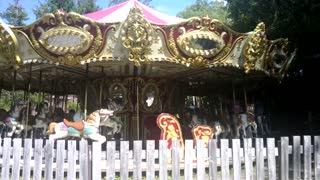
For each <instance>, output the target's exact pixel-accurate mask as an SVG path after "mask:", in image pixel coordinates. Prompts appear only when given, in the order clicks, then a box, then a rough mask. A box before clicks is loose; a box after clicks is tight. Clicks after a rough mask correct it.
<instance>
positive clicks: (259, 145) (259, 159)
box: [256, 138, 265, 180]
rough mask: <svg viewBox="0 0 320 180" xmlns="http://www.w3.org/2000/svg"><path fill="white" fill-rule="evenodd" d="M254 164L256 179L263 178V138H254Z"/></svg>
mask: <svg viewBox="0 0 320 180" xmlns="http://www.w3.org/2000/svg"><path fill="white" fill-rule="evenodd" d="M256 165H257V179H258V180H259V179H261V180H263V179H265V177H264V155H263V139H262V138H256Z"/></svg>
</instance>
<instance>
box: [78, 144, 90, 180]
mask: <svg viewBox="0 0 320 180" xmlns="http://www.w3.org/2000/svg"><path fill="white" fill-rule="evenodd" d="M79 151H80V152H79V162H80V172H79V179H80V180H87V179H89V172H88V171H89V167H88V164H89V157H88V153H89V152H88V141H87V140H85V139H81V141H80V149H79Z"/></svg>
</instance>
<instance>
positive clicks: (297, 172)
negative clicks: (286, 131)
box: [293, 136, 301, 180]
mask: <svg viewBox="0 0 320 180" xmlns="http://www.w3.org/2000/svg"><path fill="white" fill-rule="evenodd" d="M293 179H295V180H298V179H301V152H300V136H293Z"/></svg>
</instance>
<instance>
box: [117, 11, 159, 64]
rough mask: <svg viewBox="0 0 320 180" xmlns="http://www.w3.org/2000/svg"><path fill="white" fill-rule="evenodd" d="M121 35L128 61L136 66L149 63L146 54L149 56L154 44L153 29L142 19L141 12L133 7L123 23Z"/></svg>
mask: <svg viewBox="0 0 320 180" xmlns="http://www.w3.org/2000/svg"><path fill="white" fill-rule="evenodd" d="M120 33H121V36H122V38H121V40H122V45H123V46H124V47H126V48H128V50H129V60H130V61H133V62H134V64H135V65H136V66H140V65H141V64H140V63H141V62H144V61H149V59H148V57H147V56H146V55H147V54H151V53H152V50H151V45H152V42H154V29H153V27H152V26H151V24H150V23H149V22H148V21H147V20H145V19H144V17H143V13H142V11H141V10H140V9H139V8H137V7H134V8H132V9H131V10H130V12H129V15H128V17H127V19H126V20H125V21H124V23H123V26H122V30H121V31H120Z"/></svg>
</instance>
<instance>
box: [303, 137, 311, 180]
mask: <svg viewBox="0 0 320 180" xmlns="http://www.w3.org/2000/svg"><path fill="white" fill-rule="evenodd" d="M303 149H304V150H303V157H304V166H303V167H304V179H312V176H311V136H304V137H303Z"/></svg>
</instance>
